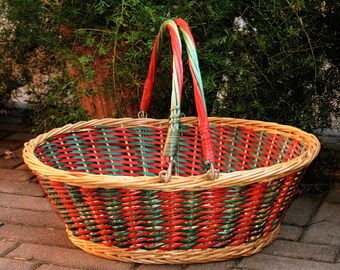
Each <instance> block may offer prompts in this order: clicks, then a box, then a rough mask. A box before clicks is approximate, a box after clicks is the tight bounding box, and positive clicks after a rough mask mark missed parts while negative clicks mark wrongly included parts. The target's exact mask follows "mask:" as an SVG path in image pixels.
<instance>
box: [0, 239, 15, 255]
mask: <svg viewBox="0 0 340 270" xmlns="http://www.w3.org/2000/svg"><path fill="white" fill-rule="evenodd" d="M17 246H18V242H13V241H0V256H4V255H6V254H7V253H9V252H11V251H12V250H13V249H15V248H16V247H17Z"/></svg>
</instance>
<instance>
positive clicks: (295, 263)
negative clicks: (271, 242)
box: [237, 254, 340, 270]
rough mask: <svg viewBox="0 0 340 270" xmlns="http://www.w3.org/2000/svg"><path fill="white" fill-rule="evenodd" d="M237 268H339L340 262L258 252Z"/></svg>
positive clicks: (301, 269) (291, 269)
mask: <svg viewBox="0 0 340 270" xmlns="http://www.w3.org/2000/svg"><path fill="white" fill-rule="evenodd" d="M237 269H242V270H243V269H246V270H339V269H340V264H332V263H325V262H316V261H310V260H301V259H295V258H288V257H280V256H273V255H267V254H257V255H254V256H251V257H248V258H245V259H243V260H242V261H241V262H240V264H239V265H238V266H237Z"/></svg>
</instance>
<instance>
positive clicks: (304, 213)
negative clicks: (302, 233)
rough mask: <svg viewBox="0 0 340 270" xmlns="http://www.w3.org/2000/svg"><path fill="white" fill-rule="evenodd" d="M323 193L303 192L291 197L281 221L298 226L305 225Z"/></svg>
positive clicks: (321, 198)
mask: <svg viewBox="0 0 340 270" xmlns="http://www.w3.org/2000/svg"><path fill="white" fill-rule="evenodd" d="M323 197H324V194H319V195H317V196H316V195H310V194H303V195H300V196H298V197H296V198H294V199H293V201H292V203H291V205H290V207H289V211H288V212H287V214H286V216H285V218H284V220H283V223H284V224H287V225H293V226H298V227H303V226H307V225H308V223H309V222H310V220H311V218H312V215H313V214H314V212H315V210H316V209H317V208H318V206H319V204H320V203H321V201H322V200H323Z"/></svg>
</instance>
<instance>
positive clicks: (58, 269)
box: [36, 264, 79, 270]
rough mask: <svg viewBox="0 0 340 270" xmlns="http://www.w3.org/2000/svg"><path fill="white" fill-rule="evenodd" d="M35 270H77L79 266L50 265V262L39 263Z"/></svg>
mask: <svg viewBox="0 0 340 270" xmlns="http://www.w3.org/2000/svg"><path fill="white" fill-rule="evenodd" d="M36 270H79V268H70V267H63V266H58V265H52V264H43V265H40V266H39V267H38V268H37V269H36Z"/></svg>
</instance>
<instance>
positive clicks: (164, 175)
mask: <svg viewBox="0 0 340 270" xmlns="http://www.w3.org/2000/svg"><path fill="white" fill-rule="evenodd" d="M174 163H175V161H174V159H173V158H171V159H170V162H169V166H168V169H167V170H163V171H161V172H159V177H160V178H161V180H162V182H164V183H168V182H169V181H170V179H171V176H172V167H173V165H174Z"/></svg>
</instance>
